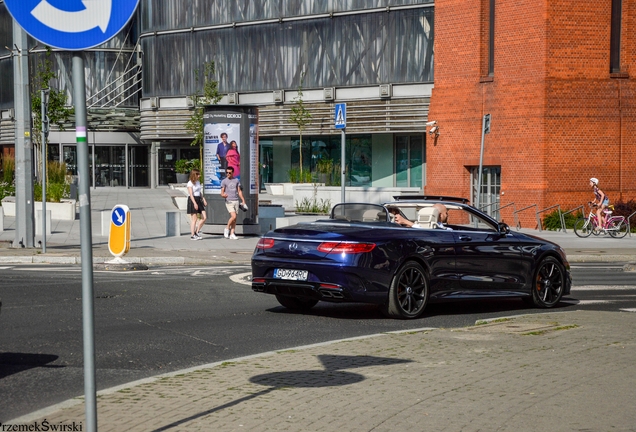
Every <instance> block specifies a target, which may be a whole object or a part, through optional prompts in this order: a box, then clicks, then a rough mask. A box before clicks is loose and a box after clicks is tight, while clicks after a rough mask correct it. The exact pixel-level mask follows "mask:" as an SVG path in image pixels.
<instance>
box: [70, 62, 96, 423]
mask: <svg viewBox="0 0 636 432" xmlns="http://www.w3.org/2000/svg"><path fill="white" fill-rule="evenodd" d="M85 85H86V84H85V78H84V59H83V58H82V53H81V52H76V53H74V54H73V103H74V105H75V138H76V142H77V171H78V174H79V203H80V243H81V256H82V317H83V329H84V333H83V334H84V398H85V401H86V407H85V412H86V430H87V431H89V432H95V431H97V393H96V391H95V308H94V305H93V251H92V241H93V236H92V233H91V199H90V182H89V171H88V143H87V141H86V90H85V88H84V86H85Z"/></svg>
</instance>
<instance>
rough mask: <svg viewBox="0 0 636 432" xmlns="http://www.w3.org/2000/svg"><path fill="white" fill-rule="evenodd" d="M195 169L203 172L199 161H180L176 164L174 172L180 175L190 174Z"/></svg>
mask: <svg viewBox="0 0 636 432" xmlns="http://www.w3.org/2000/svg"><path fill="white" fill-rule="evenodd" d="M193 169H198V170H199V171H201V162H200V161H199V159H179V160H178V161H176V162H175V163H174V170H175V171H176V172H178V173H180V174H190V171H192V170H193Z"/></svg>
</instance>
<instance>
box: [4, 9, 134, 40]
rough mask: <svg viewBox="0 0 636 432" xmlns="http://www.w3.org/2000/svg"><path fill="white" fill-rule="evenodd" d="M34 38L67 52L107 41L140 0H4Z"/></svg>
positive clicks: (19, 22) (124, 21) (119, 29)
mask: <svg viewBox="0 0 636 432" xmlns="http://www.w3.org/2000/svg"><path fill="white" fill-rule="evenodd" d="M4 3H5V5H6V6H7V9H9V13H11V15H12V16H13V18H14V19H15V20H16V21H17V23H18V24H20V26H21V27H22V28H23V29H24V30H25V31H26V32H27V33H28V34H30V35H31V36H32V37H33V38H35V39H37V40H38V41H40V42H41V43H43V44H46V45H49V46H52V47H54V48H60V49H64V50H70V51H80V50H84V49H88V48H93V47H95V46H97V45H101V44H103V43H104V42H106V41H108V40H110V39H111V38H112V37H114V36H115V35H116V34H117V33H119V32H120V31H121V29H122V28H123V27H124V26H125V25H126V24H127V23H128V21H129V20H130V18H131V17H132V16H133V13H134V12H135V9H137V5H138V4H139V0H4Z"/></svg>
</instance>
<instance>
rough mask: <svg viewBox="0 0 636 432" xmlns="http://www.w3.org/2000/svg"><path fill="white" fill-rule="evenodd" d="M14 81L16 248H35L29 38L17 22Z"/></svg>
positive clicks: (14, 244) (14, 31)
mask: <svg viewBox="0 0 636 432" xmlns="http://www.w3.org/2000/svg"><path fill="white" fill-rule="evenodd" d="M13 44H14V51H13V79H14V86H13V90H14V99H15V200H16V201H15V216H16V217H15V239H14V241H13V247H16V248H17V247H28V248H32V247H33V246H34V240H35V239H34V237H35V224H34V220H33V219H34V218H33V215H34V212H33V211H34V205H33V142H32V141H31V101H30V98H29V58H28V56H29V51H28V45H27V35H26V33H25V32H24V30H22V27H20V26H19V25H18V23H16V22H15V20H14V21H13Z"/></svg>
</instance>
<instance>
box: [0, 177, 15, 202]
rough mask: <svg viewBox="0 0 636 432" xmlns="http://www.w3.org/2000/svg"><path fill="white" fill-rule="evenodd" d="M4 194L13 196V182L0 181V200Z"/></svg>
mask: <svg viewBox="0 0 636 432" xmlns="http://www.w3.org/2000/svg"><path fill="white" fill-rule="evenodd" d="M6 196H15V186H14V185H13V182H11V183H7V182H5V181H0V202H1V201H2V199H3V198H4V197H6ZM0 205H2V204H0Z"/></svg>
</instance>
